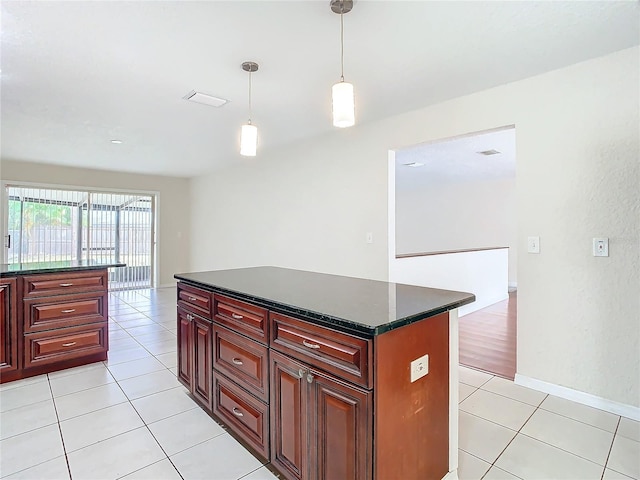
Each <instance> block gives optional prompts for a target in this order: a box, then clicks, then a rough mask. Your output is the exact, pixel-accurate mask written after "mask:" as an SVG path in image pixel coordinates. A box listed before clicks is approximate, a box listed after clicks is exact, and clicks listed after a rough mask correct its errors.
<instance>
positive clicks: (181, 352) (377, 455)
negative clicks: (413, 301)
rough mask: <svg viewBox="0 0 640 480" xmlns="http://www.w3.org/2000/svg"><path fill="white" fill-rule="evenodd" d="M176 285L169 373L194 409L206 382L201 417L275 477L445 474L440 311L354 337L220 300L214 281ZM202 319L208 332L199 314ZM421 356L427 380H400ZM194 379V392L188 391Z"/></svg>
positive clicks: (444, 318) (381, 478) (444, 341)
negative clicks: (205, 414)
mask: <svg viewBox="0 0 640 480" xmlns="http://www.w3.org/2000/svg"><path fill="white" fill-rule="evenodd" d="M233 279H234V282H235V280H237V277H236V274H235V273H234V275H233ZM183 283H184V282H183V281H181V282H180V283H179V284H178V344H179V349H178V377H179V378H180V380H181V381H182V382H183V383H184V384H185V385H187V387H189V388H190V389H191V391H192V392H193V393H194V397H195V398H196V399H197V400H198V402H199V403H201V404H202V405H204V406H208V405H211V403H208V402H209V400H208V399H207V397H206V392H207V388H208V387H207V385H208V384H207V381H209V380H210V382H211V390H212V393H211V402H212V415H214V416H215V417H216V418H217V419H218V420H219V421H221V422H223V423H224V424H226V425H227V427H228V429H229V431H230V432H231V433H232V434H233V435H234V436H235V437H236V438H238V439H239V440H240V441H241V442H243V444H244V445H245V446H247V447H248V448H250V449H251V450H252V451H253V452H254V454H255V455H256V456H257V457H259V458H260V459H261V460H263V461H264V460H266V461H268V462H270V464H271V467H273V469H274V470H276V471H277V472H279V473H280V478H286V479H288V480H336V479H340V480H391V479H394V480H395V479H396V478H397V479H400V478H402V479H403V480H422V479H426V478H429V479H431V478H433V479H438V478H443V477H444V476H445V475H446V474H447V472H448V467H449V464H448V461H449V453H448V452H449V404H448V401H449V361H450V359H449V314H448V313H447V312H441V313H438V314H433V315H431V316H427V317H424V318H423V319H421V320H417V321H412V322H407V323H405V324H403V325H402V326H399V327H397V328H393V329H391V330H388V331H383V332H382V333H380V334H377V333H376V334H371V335H364V334H358V333H352V331H351V330H347V329H344V328H340V324H339V323H336V324H335V328H333V326H332V325H331V322H327V321H324V324H320V323H319V322H316V321H314V320H313V318H311V319H310V318H306V317H305V316H303V314H302V313H301V312H300V310H295V309H294V308H293V307H290V306H289V304H287V305H285V306H281V307H278V304H277V303H275V302H271V301H269V302H267V301H260V300H259V299H258V298H256V297H250V296H249V295H247V296H242V295H238V296H239V297H240V298H242V299H243V300H240V299H236V298H232V296H233V295H232V292H231V291H230V290H229V289H226V290H224V291H223V293H224V295H220V294H219V293H217V292H218V290H217V289H216V287H215V285H212V288H211V291H210V292H207V291H206V290H204V289H201V288H199V287H200V286H202V282H200V281H199V282H197V287H196V286H195V285H191V284H186V283H185V284H184V285H185V286H186V287H188V288H183V287H182V286H181V285H182V284H183ZM250 283H251V282H250ZM251 284H252V285H253V283H251ZM232 285H233V286H234V287H235V285H236V284H235V283H233V282H232ZM254 288H255V285H254ZM278 288H279V290H278V292H280V289H281V288H282V286H281V285H279V286H278ZM416 288H418V287H416ZM385 291H386V290H385ZM208 294H209V295H211V297H210V298H209V297H207V295H208ZM247 297H249V298H247ZM254 300H255V303H256V304H253V303H252V302H253V301H254ZM429 305H432V304H429ZM266 306H268V307H269V308H266ZM285 307H286V308H285ZM271 309H272V310H271ZM276 310H277V311H276ZM292 310H293V311H292ZM207 311H211V316H212V321H213V326H212V328H211V329H210V330H208V329H207V325H208V322H207V320H205V319H204V318H203V317H202V315H203V313H204V312H207ZM285 312H286V314H285ZM384 313H385V315H386V314H387V312H386V311H385V312H384ZM194 323H197V324H198V325H201V327H198V328H202V330H201V331H199V330H198V328H197V327H194ZM197 331H198V332H199V333H196V332H197ZM209 332H212V333H209ZM207 335H209V336H210V340H207ZM207 345H210V350H209V351H208V352H207ZM425 354H428V355H429V373H428V375H426V376H424V377H422V378H420V379H418V380H416V381H413V382H412V381H411V376H410V365H411V362H412V361H413V360H415V359H416V358H420V357H421V356H423V355H425ZM208 358H210V359H211V363H210V364H207V361H208ZM207 372H211V376H207ZM199 382H201V383H202V385H201V387H198V388H201V389H202V391H203V392H205V393H204V394H202V395H199V394H196V393H195V390H194V386H195V385H196V384H198V383H199ZM208 408H211V407H208Z"/></svg>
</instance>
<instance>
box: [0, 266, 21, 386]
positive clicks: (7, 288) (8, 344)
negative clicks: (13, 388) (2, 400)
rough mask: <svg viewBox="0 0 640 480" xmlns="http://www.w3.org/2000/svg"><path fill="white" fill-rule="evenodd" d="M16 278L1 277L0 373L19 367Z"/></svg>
mask: <svg viewBox="0 0 640 480" xmlns="http://www.w3.org/2000/svg"><path fill="white" fill-rule="evenodd" d="M16 289H17V282H16V279H15V278H0V373H2V374H5V373H7V372H13V371H16V370H17V369H18V358H19V357H18V314H17V308H18V301H17V292H16Z"/></svg>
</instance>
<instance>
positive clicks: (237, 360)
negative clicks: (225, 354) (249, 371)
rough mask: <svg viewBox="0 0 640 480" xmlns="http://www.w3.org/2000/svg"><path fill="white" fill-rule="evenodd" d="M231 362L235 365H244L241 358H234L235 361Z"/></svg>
mask: <svg viewBox="0 0 640 480" xmlns="http://www.w3.org/2000/svg"><path fill="white" fill-rule="evenodd" d="M231 361H232V362H233V363H235V364H236V365H242V364H243V363H242V360H240V359H239V358H233V359H231Z"/></svg>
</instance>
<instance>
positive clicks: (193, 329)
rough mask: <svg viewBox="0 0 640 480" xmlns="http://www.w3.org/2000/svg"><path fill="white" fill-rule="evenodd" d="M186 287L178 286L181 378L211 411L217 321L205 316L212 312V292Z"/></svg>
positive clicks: (179, 368) (179, 375) (179, 371)
mask: <svg viewBox="0 0 640 480" xmlns="http://www.w3.org/2000/svg"><path fill="white" fill-rule="evenodd" d="M182 287H183V286H180V287H179V289H178V305H180V306H179V307H178V315H177V317H178V380H180V382H181V383H182V384H183V385H184V386H185V387H187V388H188V389H189V391H190V392H191V394H192V395H193V396H194V397H195V399H196V400H198V402H199V403H200V404H201V405H202V406H203V407H205V408H206V409H207V410H208V411H209V412H211V410H212V406H213V403H212V380H213V379H212V373H213V370H212V362H213V354H212V349H213V324H212V323H211V319H210V318H205V317H204V316H203V315H208V316H210V315H211V294H210V293H209V292H206V291H201V290H199V289H195V288H192V287H191V288H188V289H185V288H182ZM196 312H197V313H196Z"/></svg>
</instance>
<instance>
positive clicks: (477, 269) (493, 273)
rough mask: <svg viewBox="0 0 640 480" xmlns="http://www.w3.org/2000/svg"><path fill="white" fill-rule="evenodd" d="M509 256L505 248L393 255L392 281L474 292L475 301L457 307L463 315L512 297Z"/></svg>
mask: <svg viewBox="0 0 640 480" xmlns="http://www.w3.org/2000/svg"><path fill="white" fill-rule="evenodd" d="M508 258H509V251H508V250H507V249H506V248H500V249H494V250H480V251H473V252H458V253H444V254H439V255H425V256H420V257H406V258H394V259H393V260H392V261H391V263H390V264H389V280H390V281H391V282H394V283H406V284H409V285H420V286H422V287H432V288H442V289H444V290H456V291H459V292H470V293H473V294H474V295H475V296H476V301H475V302H473V303H470V304H469V305H464V306H463V307H460V308H459V309H458V310H459V316H460V317H462V316H464V315H467V314H469V313H471V312H475V311H476V310H480V309H481V308H484V307H487V306H489V305H493V304H494V303H498V302H500V301H502V300H506V299H507V298H509V294H508V288H507V271H508V265H507V263H508Z"/></svg>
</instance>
